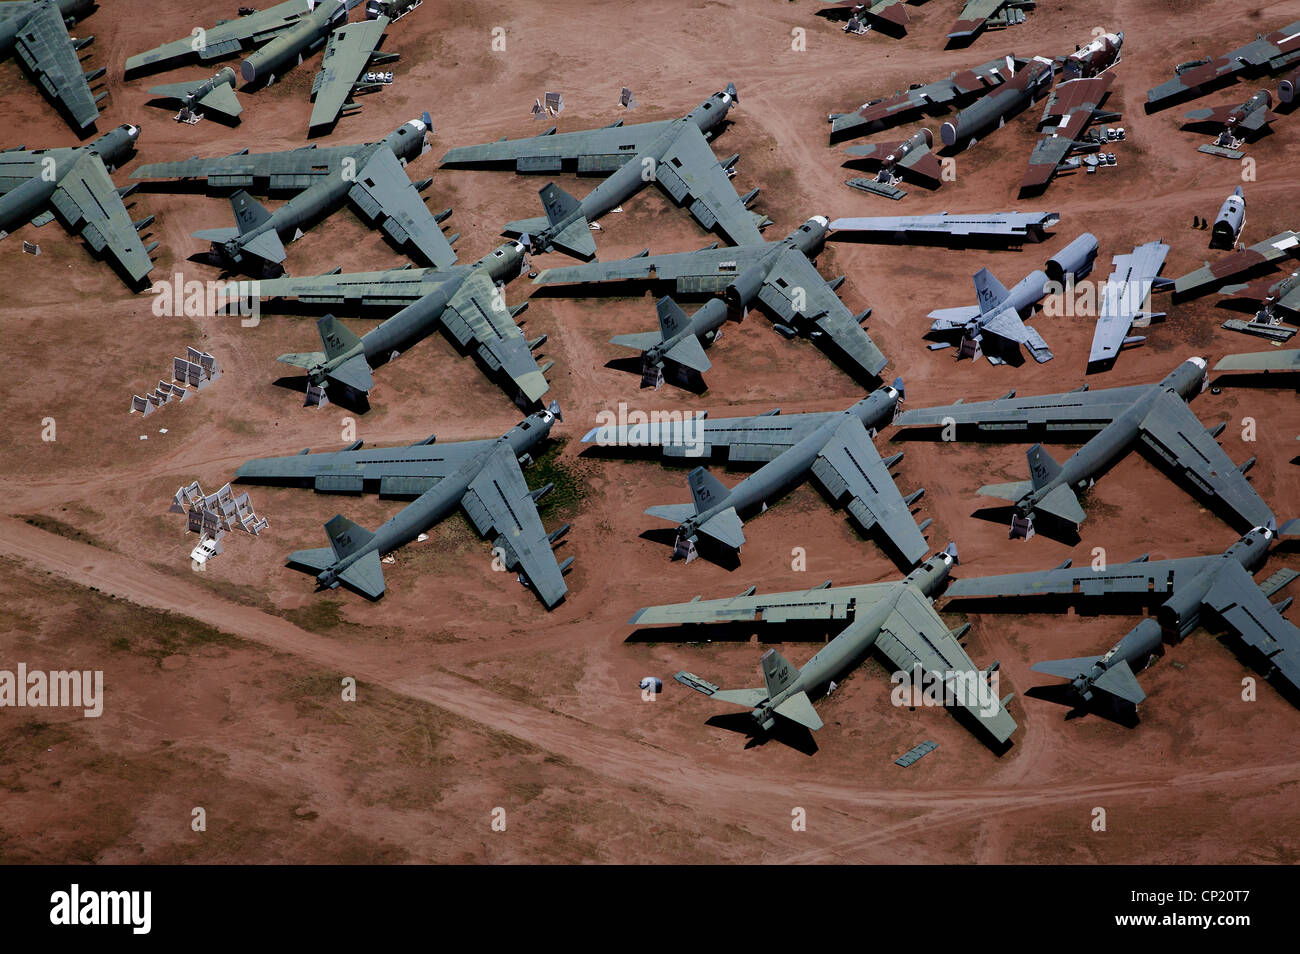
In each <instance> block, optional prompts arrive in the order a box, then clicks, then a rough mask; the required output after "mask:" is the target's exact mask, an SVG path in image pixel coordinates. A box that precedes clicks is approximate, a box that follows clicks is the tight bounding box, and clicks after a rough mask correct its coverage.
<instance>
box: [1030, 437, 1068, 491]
mask: <svg viewBox="0 0 1300 954" xmlns="http://www.w3.org/2000/svg"><path fill="white" fill-rule="evenodd" d="M1025 456H1026V457H1028V459H1029V479H1030V480H1031V481H1032V482H1033V485H1034V489H1035V490H1037V489H1038V488H1039V487H1045V486H1046V485H1048V484H1050V483H1051V482H1052V481H1053V480H1055V479H1056V478H1057V476H1058V475H1059V474H1060V473H1061V465H1060V464H1058V463H1057V462H1056V459H1055V458H1054V457H1052V455H1051V454H1049V453H1048V452H1047V451H1046V449H1045V448H1044V447H1043V445H1042V444H1035V445H1034V446H1033V447H1031V448H1029V450H1028V452H1027V453H1026V455H1025Z"/></svg>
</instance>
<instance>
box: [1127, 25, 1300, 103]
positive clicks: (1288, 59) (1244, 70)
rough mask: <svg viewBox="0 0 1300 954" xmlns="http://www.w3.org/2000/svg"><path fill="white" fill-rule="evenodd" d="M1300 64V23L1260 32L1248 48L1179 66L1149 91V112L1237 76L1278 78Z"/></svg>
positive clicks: (1192, 96)
mask: <svg viewBox="0 0 1300 954" xmlns="http://www.w3.org/2000/svg"><path fill="white" fill-rule="evenodd" d="M1297 63H1300V20H1297V21H1296V22H1295V23H1292V24H1290V25H1289V26H1284V27H1282V29H1280V30H1274V31H1273V32H1272V33H1270V34H1268V35H1267V36H1265V35H1264V34H1263V33H1260V34H1258V35H1257V36H1256V38H1255V39H1253V40H1251V41H1250V42H1249V43H1247V44H1246V45H1245V46H1242V47H1238V48H1237V49H1235V50H1233V51H1232V52H1231V53H1225V54H1224V55H1223V56H1216V57H1207V58H1205V59H1200V60H1191V61H1189V62H1186V63H1179V64H1178V65H1177V66H1175V67H1174V76H1173V78H1172V79H1170V80H1167V81H1165V82H1164V83H1161V84H1160V85H1159V86H1155V87H1152V88H1151V89H1149V90H1147V112H1153V111H1155V110H1157V109H1163V108H1165V107H1166V106H1171V105H1173V104H1174V103H1177V102H1181V101H1183V100H1186V99H1194V98H1195V97H1197V96H1201V95H1203V94H1204V93H1206V92H1208V91H1209V90H1210V89H1212V88H1214V87H1216V86H1220V85H1222V84H1224V83H1226V82H1228V81H1229V80H1231V79H1232V78H1233V77H1235V76H1237V75H1238V74H1241V75H1249V76H1260V75H1265V74H1269V75H1276V74H1278V73H1281V72H1282V71H1283V70H1286V69H1287V68H1288V67H1292V68H1293V67H1294V66H1295V65H1296V64H1297Z"/></svg>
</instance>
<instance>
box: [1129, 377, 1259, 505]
mask: <svg viewBox="0 0 1300 954" xmlns="http://www.w3.org/2000/svg"><path fill="white" fill-rule="evenodd" d="M1139 429H1140V434H1141V437H1140V439H1141V441H1142V443H1143V444H1144V445H1146V446H1147V447H1148V448H1149V449H1150V450H1152V451H1153V452H1154V453H1155V455H1156V456H1157V457H1158V458H1160V460H1161V461H1163V462H1164V463H1165V464H1167V465H1168V466H1169V468H1170V469H1171V470H1173V471H1174V472H1175V473H1176V474H1177V475H1178V476H1180V477H1182V478H1183V479H1184V480H1185V481H1186V482H1187V483H1189V484H1191V485H1192V486H1193V487H1195V488H1196V489H1197V490H1198V491H1200V492H1201V494H1203V495H1204V496H1205V497H1207V498H1209V499H1210V500H1212V501H1213V502H1214V503H1217V504H1219V505H1221V506H1222V507H1223V508H1225V509H1226V510H1228V511H1230V512H1231V513H1232V515H1233V516H1234V517H1236V522H1237V524H1238V526H1239V528H1241V529H1250V528H1252V527H1268V526H1276V518H1275V517H1274V515H1273V511H1272V510H1270V509H1269V507H1268V504H1266V503H1264V501H1263V500H1261V499H1260V496H1259V494H1257V493H1255V488H1254V487H1252V486H1251V485H1250V481H1248V480H1247V479H1246V476H1245V474H1243V473H1242V472H1241V471H1239V470H1238V469H1237V465H1236V464H1234V463H1233V462H1232V460H1231V459H1229V457H1228V455H1227V453H1226V452H1225V451H1224V450H1223V448H1222V447H1220V446H1219V443H1218V441H1216V440H1215V439H1214V438H1213V437H1211V436H1210V432H1209V431H1207V430H1206V429H1205V425H1204V424H1202V423H1201V422H1200V419H1199V418H1197V416H1196V414H1195V413H1193V411H1192V409H1191V408H1190V407H1188V405H1187V403H1186V402H1185V401H1184V400H1183V399H1182V398H1181V397H1179V396H1178V395H1177V394H1174V393H1173V392H1169V391H1167V392H1165V393H1163V394H1161V395H1160V396H1159V398H1157V399H1156V402H1155V403H1154V404H1153V405H1152V406H1151V410H1150V412H1149V413H1148V414H1147V416H1146V417H1145V418H1143V419H1142V423H1141V424H1140V425H1139Z"/></svg>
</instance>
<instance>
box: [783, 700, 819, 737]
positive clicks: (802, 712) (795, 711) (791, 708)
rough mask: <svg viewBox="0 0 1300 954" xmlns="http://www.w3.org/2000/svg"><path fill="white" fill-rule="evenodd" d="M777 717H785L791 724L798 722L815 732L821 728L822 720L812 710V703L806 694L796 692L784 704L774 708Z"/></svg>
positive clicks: (814, 710)
mask: <svg viewBox="0 0 1300 954" xmlns="http://www.w3.org/2000/svg"><path fill="white" fill-rule="evenodd" d="M776 712H777V713H778V714H779V715H783V716H785V717H786V718H787V719H789V720H790V721H792V722H798V723H799V724H800V725H802V726H807V727H808V728H809V729H812V730H813V731H814V732H816V731H817V730H818V729H820V728H821V727H822V720H821V717H820V716H819V715H817V710H816V709H814V708H813V704H812V702H811V701H810V700H809V698H808V693H806V692H797V693H795V694H794V695H793V696H791V697H790V698H789V699H787V700H785V702H783V703H781V704H780V705H779V706H777V707H776Z"/></svg>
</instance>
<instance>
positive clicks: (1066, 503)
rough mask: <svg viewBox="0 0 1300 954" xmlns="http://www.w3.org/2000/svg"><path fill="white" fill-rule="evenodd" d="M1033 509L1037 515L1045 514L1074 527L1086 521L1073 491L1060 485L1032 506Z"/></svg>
mask: <svg viewBox="0 0 1300 954" xmlns="http://www.w3.org/2000/svg"><path fill="white" fill-rule="evenodd" d="M1034 509H1035V510H1037V511H1038V512H1039V513H1045V514H1047V515H1048V516H1051V517H1055V518H1056V519H1057V520H1061V521H1063V522H1065V523H1070V524H1074V525H1075V526H1076V527H1077V526H1078V525H1079V524H1081V523H1083V521H1084V520H1086V519H1087V516H1086V514H1084V512H1083V508H1082V507H1081V506H1079V498H1078V497H1076V496H1075V495H1074V491H1073V490H1071V489H1070V488H1069V487H1067V486H1066V485H1065V484H1061V485H1060V486H1059V487H1057V488H1056V489H1055V490H1053V491H1052V492H1051V493H1049V494H1048V495H1047V496H1046V497H1044V498H1043V499H1042V500H1040V501H1038V503H1037V504H1035V505H1034Z"/></svg>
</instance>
